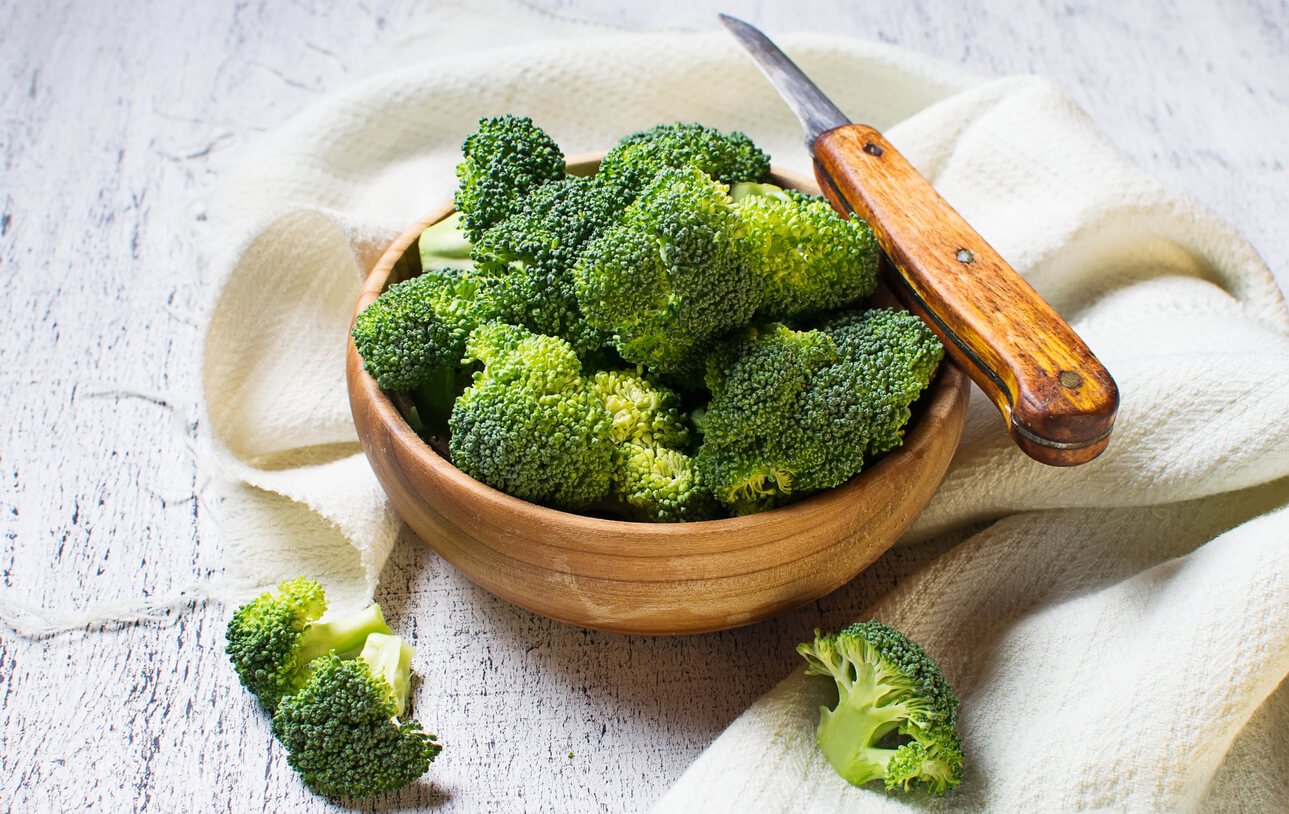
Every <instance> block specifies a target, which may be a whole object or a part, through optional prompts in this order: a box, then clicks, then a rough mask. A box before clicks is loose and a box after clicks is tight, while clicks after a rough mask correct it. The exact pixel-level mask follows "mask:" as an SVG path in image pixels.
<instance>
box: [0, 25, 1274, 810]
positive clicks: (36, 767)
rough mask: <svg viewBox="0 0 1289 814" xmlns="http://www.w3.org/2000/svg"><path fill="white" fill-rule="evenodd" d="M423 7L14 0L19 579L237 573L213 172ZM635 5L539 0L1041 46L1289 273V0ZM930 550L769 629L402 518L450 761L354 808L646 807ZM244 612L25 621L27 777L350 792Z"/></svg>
mask: <svg viewBox="0 0 1289 814" xmlns="http://www.w3.org/2000/svg"><path fill="white" fill-rule="evenodd" d="M426 5H427V4H425V3H416V2H410V0H408V1H401V0H388V1H382V2H375V3H371V4H369V5H368V6H367V7H353V8H348V9H346V10H345V11H343V12H341V11H338V10H337V11H333V10H328V9H324V8H305V7H301V6H299V5H286V4H268V3H258V4H235V5H234V4H228V3H226V4H214V3H210V4H171V3H165V2H161V1H160V0H138V2H132V3H119V4H118V3H111V4H110V3H106V2H90V1H89V0H82V2H49V3H15V2H2V3H0V66H3V71H4V72H3V78H4V81H3V82H2V83H0V100H2V101H0V111H2V112H0V158H2V159H3V168H4V170H3V181H2V182H0V280H3V283H4V286H5V289H4V290H5V293H6V296H5V297H4V299H3V306H2V307H3V309H4V311H3V328H0V394H3V399H4V400H3V405H2V406H3V414H4V415H5V416H6V419H7V420H6V421H5V422H4V427H3V431H2V435H0V439H2V440H0V527H2V528H3V533H4V542H3V545H0V582H2V584H3V587H2V588H0V600H3V601H4V602H5V603H7V604H12V603H14V602H15V601H21V602H25V603H28V604H31V605H35V606H38V607H39V606H43V607H46V608H53V609H68V608H81V607H87V606H92V605H95V604H97V603H100V602H104V601H113V600H132V599H134V598H136V597H141V596H145V595H165V594H167V593H169V592H170V591H171V590H172V589H173V588H176V587H180V586H183V585H185V584H188V583H190V582H191V581H193V580H194V579H202V578H204V577H207V576H209V575H210V574H211V565H212V564H213V563H215V562H216V561H217V557H216V552H214V551H212V550H210V547H209V546H208V545H207V546H203V547H199V546H198V543H197V528H198V523H199V519H200V518H199V515H200V512H201V511H202V509H201V508H200V507H199V506H198V504H197V502H196V500H195V499H194V497H193V493H194V492H195V491H196V489H197V487H198V484H197V483H196V482H195V474H194V466H193V460H192V457H191V455H190V453H189V450H188V447H187V443H188V442H189V441H190V439H191V438H192V436H193V433H194V427H193V425H192V423H191V417H192V416H194V415H196V402H195V393H196V384H197V370H196V367H195V365H196V361H197V354H198V340H199V334H198V330H197V325H198V322H199V320H200V314H201V309H202V307H203V304H204V302H205V299H206V296H207V295H208V293H209V292H208V289H207V282H208V281H207V280H206V279H205V277H204V276H203V274H204V272H203V269H202V268H201V267H200V265H199V264H198V263H197V258H196V256H195V253H194V251H193V249H192V247H191V246H190V245H189V244H188V243H187V241H186V239H185V235H186V234H188V232H189V227H190V224H191V221H192V219H194V218H201V217H202V216H203V215H202V213H201V212H200V211H199V210H198V209H194V208H193V207H192V206H191V205H190V201H192V200H194V199H195V198H196V195H197V194H198V193H200V192H201V191H203V190H204V189H206V188H207V187H208V186H209V184H210V181H211V179H212V178H214V177H216V176H217V175H218V174H219V173H220V172H221V171H223V170H224V169H225V168H227V167H228V166H229V165H230V163H232V162H234V161H235V160H236V154H237V150H238V148H239V147H240V146H241V145H243V144H245V143H247V142H248V141H250V140H252V139H253V138H254V137H255V135H256V133H258V132H261V131H263V130H266V129H269V128H272V127H273V126H275V125H276V124H278V123H279V122H281V121H282V120H283V119H285V118H286V117H287V116H288V115H290V114H291V113H292V112H294V111H295V110H297V109H299V108H300V107H302V106H304V105H306V104H308V103H309V101H310V100H311V99H312V98H313V97H314V96H316V95H317V94H318V93H320V92H322V91H324V90H326V89H329V88H331V87H334V86H335V85H336V84H337V83H339V82H340V81H342V80H343V78H344V77H345V76H347V75H348V74H349V73H351V72H352V71H354V70H356V69H358V68H360V67H361V66H362V65H363V64H364V63H365V62H366V61H367V60H369V59H371V58H372V57H374V56H376V55H378V54H379V53H380V50H381V48H382V47H383V46H384V45H386V44H388V43H390V42H392V41H393V40H394V39H395V38H396V37H397V35H398V33H399V32H400V31H402V30H405V29H407V28H409V27H413V26H414V25H415V22H414V21H415V20H416V19H418V18H419V17H420V16H422V15H424V14H425V6H426ZM615 5H618V6H620V7H621V10H619V11H608V10H606V9H605V7H603V6H600V5H598V4H594V3H591V2H589V0H577V1H576V2H562V3H549V4H545V6H544V7H548V8H553V9H555V11H556V12H557V13H560V14H581V13H585V14H588V15H591V16H594V17H597V18H598V19H602V20H606V21H610V22H614V23H623V24H626V23H639V22H654V23H659V24H666V23H690V22H692V21H693V20H694V19H695V14H694V12H692V11H690V9H691V8H695V7H696V8H699V9H701V10H704V13H705V12H706V11H707V10H710V11H713V12H714V11H715V10H717V9H721V10H728V11H731V12H733V13H737V14H740V15H742V16H745V17H747V18H749V19H751V20H753V21H755V22H759V23H761V24H762V25H763V27H765V28H766V29H767V30H769V32H770V33H771V34H774V33H775V32H777V31H784V30H789V29H793V28H802V29H816V30H827V31H831V32H834V33H836V32H851V33H854V34H856V35H858V36H867V37H873V38H877V39H881V40H884V41H887V42H894V43H897V44H900V45H903V46H906V47H909V48H912V49H914V50H919V51H923V52H927V53H932V54H936V55H938V56H939V57H941V58H942V59H945V60H948V61H950V62H957V63H960V64H962V65H963V66H964V68H965V69H969V70H974V71H976V72H980V73H991V74H1003V73H1016V72H1036V73H1042V74H1045V75H1047V76H1049V77H1051V78H1052V79H1053V80H1055V81H1056V82H1057V83H1058V84H1060V85H1062V86H1063V87H1064V88H1065V89H1066V90H1067V91H1068V92H1069V93H1070V95H1071V96H1072V97H1073V98H1074V99H1075V100H1076V101H1078V102H1079V103H1081V104H1082V105H1083V106H1084V107H1085V108H1086V109H1087V110H1088V111H1089V112H1090V113H1091V115H1092V117H1093V118H1094V119H1095V120H1096V121H1097V122H1098V124H1099V125H1100V126H1101V127H1103V128H1104V129H1105V130H1106V132H1107V133H1108V134H1109V136H1110V137H1111V139H1112V140H1113V141H1115V142H1116V143H1117V144H1118V145H1119V146H1120V147H1121V148H1122V149H1123V150H1124V151H1125V152H1127V153H1128V154H1129V155H1130V156H1131V157H1132V158H1134V159H1135V160H1136V161H1137V162H1139V163H1140V164H1141V166H1143V168H1145V169H1146V170H1147V171H1149V172H1151V173H1152V174H1154V175H1156V176H1157V177H1159V178H1161V179H1162V180H1164V181H1165V182H1166V183H1169V184H1172V185H1175V186H1177V187H1181V188H1184V189H1186V190H1187V191H1189V192H1190V194H1192V195H1193V196H1194V197H1196V198H1198V199H1200V200H1201V201H1204V202H1206V203H1208V204H1209V205H1210V206H1211V207H1212V208H1213V209H1215V210H1216V211H1217V212H1218V213H1219V214H1221V215H1222V216H1224V217H1225V218H1227V219H1228V220H1230V221H1231V222H1233V223H1234V224H1235V225H1236V226H1237V227H1238V228H1239V229H1240V230H1241V231H1243V232H1244V233H1245V234H1246V235H1247V236H1248V237H1249V238H1250V240H1251V241H1252V242H1253V244H1254V245H1255V246H1257V247H1258V248H1259V249H1260V250H1261V251H1262V252H1263V254H1264V256H1265V257H1266V259H1267V261H1268V263H1269V264H1270V265H1271V267H1272V269H1273V271H1275V273H1276V274H1277V275H1278V277H1279V279H1280V280H1281V282H1282V284H1285V283H1286V282H1287V281H1289V237H1287V236H1286V233H1285V231H1284V229H1283V227H1282V225H1281V221H1282V220H1283V217H1284V214H1285V212H1287V211H1289V184H1287V183H1286V180H1287V175H1289V173H1286V169H1285V164H1284V158H1283V155H1284V153H1285V148H1286V147H1287V146H1289V142H1287V141H1286V139H1287V138H1289V137H1286V135H1285V134H1286V133H1289V99H1287V98H1286V97H1285V96H1284V95H1283V94H1284V89H1283V84H1284V78H1285V77H1286V76H1289V57H1287V56H1286V53H1287V52H1289V10H1287V9H1286V8H1285V6H1284V5H1283V4H1280V5H1276V4H1274V3H1258V2H1252V1H1251V0H1241V1H1240V2H1232V3H1225V4H1222V8H1221V9H1220V10H1219V9H1217V8H1216V7H1212V8H1210V7H1202V8H1201V7H1199V6H1200V4H1198V3H1184V4H1168V3H1164V2H1162V1H1161V0H1151V2H1146V3H1138V4H1110V3H1105V4H1103V6H1104V7H1102V8H1096V7H1091V6H1088V5H1083V4H1077V5H1076V4H1069V5H1067V4H1058V3H1050V2H1042V3H1007V4H1002V3H999V4H994V5H995V9H994V10H992V11H981V10H976V9H971V10H968V9H967V7H966V4H949V3H944V4H942V5H941V4H932V3H928V2H912V3H903V4H883V5H881V6H876V5H873V4H843V3H836V4H832V5H828V6H825V5H823V4H817V3H816V4H810V5H798V4H793V5H794V6H795V7H793V8H789V6H788V5H787V4H777V3H770V2H764V3H754V2H714V1H711V0H708V1H707V2H695V3H682V2H668V3H653V4H649V6H648V7H647V8H641V7H639V6H638V4H626V3H619V4H615ZM1178 6H1180V8H1179V7H1178ZM1192 6H1193V7H1194V8H1192ZM879 8H880V19H879V18H878V17H877V15H878V14H879V11H878V9H879ZM670 9H675V11H671V10H670ZM681 9H683V11H682V10H681ZM932 554H933V552H928V551H925V550H918V549H913V550H903V551H899V552H896V553H895V554H892V555H891V556H890V557H888V558H887V559H886V560H884V561H883V562H882V563H881V564H880V565H879V566H878V567H876V568H874V569H873V570H871V571H870V572H868V574H866V575H865V576H864V577H862V578H861V579H860V580H858V581H857V582H856V583H854V584H852V585H851V586H849V587H848V588H846V589H843V590H842V591H840V592H838V593H837V594H834V595H833V596H831V597H828V598H827V599H825V600H822V601H821V602H819V603H817V604H816V605H813V606H811V607H808V608H805V609H802V610H800V611H797V612H795V613H791V614H788V615H785V616H783V617H780V618H779V619H776V620H773V621H771V622H767V623H764V624H762V625H759V626H755V627H753V628H749V629H746V630H741V631H734V632H729V633H723V634H717V635H712V636H704V637H697V638H692V639H683V640H667V639H663V640H649V639H636V638H624V637H618V636H612V635H607V634H599V633H590V632H586V631H581V630H577V629H574V628H570V627H567V626H563V625H559V624H556V623H553V622H548V621H546V620H543V619H540V618H536V617H534V616H532V615H531V614H528V613H527V612H524V611H521V610H518V609H516V608H513V607H511V606H509V605H506V604H504V603H501V602H500V601H498V600H495V599H493V598H492V597H490V596H488V595H487V594H486V593H484V592H483V591H481V590H480V589H477V588H475V587H474V586H472V585H470V584H469V583H467V582H465V581H464V580H463V579H461V578H460V577H458V576H457V575H456V574H455V573H454V572H453V571H452V570H451V569H450V568H449V567H448V566H446V565H445V564H444V563H443V562H442V561H440V560H439V559H438V558H437V557H435V556H434V555H432V554H430V553H429V552H428V551H427V550H425V549H423V548H421V547H420V546H418V545H416V544H415V543H412V542H410V541H404V543H403V544H401V545H400V546H399V548H398V549H397V550H396V552H395V554H394V556H393V558H392V559H391V561H390V564H389V566H388V567H387V568H386V571H385V574H384V577H383V581H382V585H381V589H380V593H379V595H378V598H379V599H380V601H381V602H382V603H383V604H384V606H385V607H386V610H387V614H388V616H389V617H390V621H391V623H392V624H393V625H394V626H395V628H396V629H398V630H399V631H400V632H403V633H404V634H406V635H408V636H409V637H410V638H411V639H412V640H413V643H415V644H419V646H420V647H419V651H418V656H417V663H416V667H417V670H418V672H419V673H420V675H421V676H422V677H423V684H422V685H421V686H420V687H419V688H418V690H417V694H416V712H417V715H418V716H419V717H421V718H422V720H424V721H426V722H427V724H429V725H430V726H432V727H433V728H434V729H435V730H437V732H438V733H439V735H440V736H441V737H442V739H443V740H444V741H445V743H446V745H447V747H446V749H445V751H444V754H443V756H442V758H440V760H439V762H438V763H436V765H435V767H434V769H433V771H432V773H431V774H430V775H429V777H428V782H426V783H425V784H424V785H420V786H415V787H412V788H410V789H408V790H405V791H404V792H402V793H400V794H395V795H391V796H390V797H389V798H387V799H383V800H379V801H375V802H372V803H368V804H364V805H363V806H360V808H361V809H362V810H398V809H402V808H411V807H434V808H436V809H437V810H443V811H463V812H464V811H521V810H534V811H535V810H551V811H600V810H614V811H616V810H623V811H634V810H640V809H643V808H645V807H646V806H647V805H648V804H649V803H650V802H652V801H653V800H654V799H655V798H656V797H657V796H658V795H659V794H660V793H661V791H662V790H663V789H664V788H665V787H666V786H667V785H668V784H669V783H670V781H671V780H672V779H674V778H675V777H676V776H677V775H678V774H679V773H680V771H681V770H682V769H683V768H684V767H685V766H686V765H687V764H688V763H689V762H690V761H691V760H692V759H693V758H694V757H695V756H696V755H697V753H698V752H699V751H700V750H701V749H702V747H704V746H705V745H706V744H707V743H708V742H709V741H710V740H711V739H712V738H713V737H715V735H716V734H717V733H718V732H719V731H720V730H721V729H722V728H723V727H724V726H725V725H726V724H727V723H728V722H729V721H730V720H732V719H733V717H734V716H735V715H737V714H738V713H739V712H741V711H742V710H743V709H744V708H745V707H746V706H747V705H748V704H750V703H751V702H752V700H754V699H755V698H756V697H757V696H759V695H760V694H761V693H762V692H764V691H765V690H767V689H769V688H770V687H771V686H773V685H774V684H775V683H776V682H777V681H778V679H779V678H781V677H782V676H783V675H784V674H786V673H787V672H788V671H789V670H791V669H794V668H795V666H796V661H797V657H796V655H795V654H794V653H793V652H792V645H793V644H794V643H795V642H796V641H797V640H799V639H800V638H801V637H802V636H803V635H804V633H805V632H807V631H808V630H809V629H810V628H812V627H813V626H814V625H815V624H817V623H818V622H819V621H820V620H821V619H822V620H823V621H824V622H825V623H828V624H831V623H836V622H839V621H841V620H844V619H847V618H849V617H850V616H851V615H853V614H855V613H857V612H858V611H859V610H861V609H862V608H863V607H864V606H866V605H867V604H868V603H869V601H870V600H871V598H872V597H873V596H875V595H877V594H878V593H880V592H881V591H882V590H884V589H885V588H887V587H889V586H890V585H891V584H892V583H893V581H894V580H895V579H896V578H897V576H898V575H899V574H900V573H903V572H907V570H908V569H909V568H910V567H914V566H916V565H917V564H918V563H919V562H921V561H925V559H926V558H928V557H930V556H931V555H932ZM226 617H227V610H226V609H223V608H221V607H219V606H216V605H207V606H196V607H191V608H188V609H186V610H184V611H182V612H180V613H175V614H172V616H171V623H170V624H168V625H163V626H147V627H134V628H126V629H121V630H109V631H106V632H93V633H73V634H71V635H68V636H64V637H60V638H54V639H50V640H45V641H39V642H31V641H27V640H23V639H20V638H18V637H16V636H14V635H13V634H12V632H11V631H10V630H9V629H8V628H4V627H0V709H3V714H2V715H3V717H2V719H0V744H3V746H2V747H0V809H6V810H7V809H12V810H16V811H43V810H82V809H92V810H101V811H112V812H116V811H127V810H148V811H163V812H170V811H208V810H215V811H225V810H226V811H259V810H281V811H286V810H289V811H314V810H324V809H332V808H338V807H337V806H334V805H332V804H330V803H328V802H326V801H324V800H321V799H319V798H316V797H314V796H312V795H310V794H309V793H308V792H306V791H304V790H303V787H302V786H301V785H300V784H299V783H298V781H297V780H296V779H295V777H294V776H293V773H292V772H291V770H290V769H289V768H288V767H287V766H286V765H285V762H284V761H283V759H282V756H281V753H280V751H279V750H278V749H277V748H276V746H275V744H274V743H273V742H272V739H271V736H270V735H269V733H268V727H267V721H266V720H264V719H263V718H262V717H260V716H259V715H258V714H257V713H256V712H255V710H254V708H253V706H252V705H251V703H250V702H249V700H248V699H247V698H246V696H245V694H244V693H243V692H242V691H241V690H240V688H238V686H237V684H236V680H235V678H234V677H233V676H232V674H231V672H230V671H228V670H227V669H226V668H225V666H224V663H223V656H222V654H221V653H220V647H221V646H222V628H223V625H224V621H225V619H226ZM430 643H433V644H434V646H433V648H431V647H430ZM570 753H571V754H572V757H570V756H569V755H570Z"/></svg>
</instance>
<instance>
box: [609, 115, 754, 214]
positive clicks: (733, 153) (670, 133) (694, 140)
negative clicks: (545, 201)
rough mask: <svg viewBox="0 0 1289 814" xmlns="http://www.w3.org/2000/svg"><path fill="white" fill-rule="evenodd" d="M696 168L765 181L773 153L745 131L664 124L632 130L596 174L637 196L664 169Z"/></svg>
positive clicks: (729, 179) (730, 180) (726, 180)
mask: <svg viewBox="0 0 1289 814" xmlns="http://www.w3.org/2000/svg"><path fill="white" fill-rule="evenodd" d="M690 167H693V168H696V169H699V170H702V171H703V172H704V173H706V174H707V175H709V176H711V177H712V178H715V179H716V180H717V181H720V182H721V183H723V184H735V183H738V182H739V181H764V180H766V178H768V177H769V175H770V157H769V156H768V155H766V154H765V153H764V152H762V151H761V150H760V149H759V148H758V147H757V146H756V145H755V144H753V143H752V140H751V139H749V138H748V137H747V136H745V135H743V134H742V133H722V132H721V131H719V130H714V129H712V128H710V127H704V126H703V125H701V124H684V123H679V122H678V123H676V124H660V125H658V126H657V127H652V128H650V129H648V130H642V131H640V132H638V133H632V134H631V135H629V136H627V137H626V138H624V139H622V141H620V142H618V144H617V146H615V147H614V148H613V149H612V150H610V151H609V152H608V153H607V154H606V155H605V156H604V159H603V160H602V161H601V162H600V169H599V172H598V174H597V177H598V178H599V179H600V180H601V181H602V182H603V183H605V184H608V185H610V186H613V187H616V188H617V189H619V190H621V191H622V194H623V195H624V196H626V197H627V199H628V200H630V199H632V198H635V197H636V196H637V195H639V194H640V193H641V192H643V191H644V189H645V187H647V186H648V185H649V183H650V182H651V181H653V178H654V176H655V175H657V174H658V173H659V172H660V171H662V170H665V169H686V168H690Z"/></svg>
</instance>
